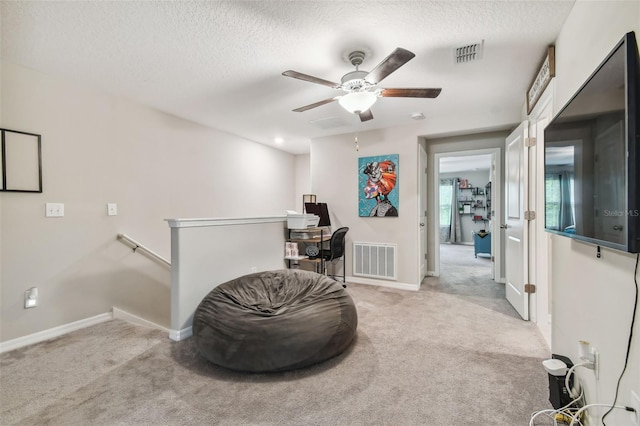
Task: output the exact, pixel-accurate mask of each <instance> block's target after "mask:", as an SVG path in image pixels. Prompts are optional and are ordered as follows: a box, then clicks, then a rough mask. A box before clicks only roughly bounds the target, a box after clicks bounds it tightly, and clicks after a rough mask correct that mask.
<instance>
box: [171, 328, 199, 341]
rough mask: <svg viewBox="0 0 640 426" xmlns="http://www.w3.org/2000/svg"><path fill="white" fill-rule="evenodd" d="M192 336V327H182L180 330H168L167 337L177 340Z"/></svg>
mask: <svg viewBox="0 0 640 426" xmlns="http://www.w3.org/2000/svg"><path fill="white" fill-rule="evenodd" d="M191 336H193V327H187V328H183V329H182V330H169V338H170V339H171V340H175V341H176V342H179V341H180V340H184V339H188V338H189V337H191Z"/></svg>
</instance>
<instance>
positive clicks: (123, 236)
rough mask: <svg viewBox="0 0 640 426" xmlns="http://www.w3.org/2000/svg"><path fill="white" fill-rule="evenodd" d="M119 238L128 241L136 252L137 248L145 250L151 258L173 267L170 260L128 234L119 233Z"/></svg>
mask: <svg viewBox="0 0 640 426" xmlns="http://www.w3.org/2000/svg"><path fill="white" fill-rule="evenodd" d="M118 239H119V240H121V241H123V242H126V243H127V245H129V246H130V247H131V248H132V249H133V252H134V253H135V252H136V251H137V250H140V251H141V252H143V253H145V254H146V255H147V256H149V257H150V258H152V259H154V260H156V261H158V262H160V263H162V264H164V265H165V266H167V267H169V268H171V262H169V261H168V260H167V259H165V258H164V257H162V256H160V255H159V254H158V253H156V252H154V251H153V250H151V249H149V248H148V247H146V246H145V245H143V244H140V243H139V242H137V241H136V240H134V239H133V238H131V237H130V236H128V235H127V234H118Z"/></svg>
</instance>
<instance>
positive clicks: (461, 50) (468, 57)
mask: <svg viewBox="0 0 640 426" xmlns="http://www.w3.org/2000/svg"><path fill="white" fill-rule="evenodd" d="M483 50H484V40H482V41H481V42H479V43H472V44H468V45H466V46H460V47H457V48H455V49H454V50H453V54H454V57H455V61H456V64H461V63H464V62H472V61H477V60H479V59H482V51H483Z"/></svg>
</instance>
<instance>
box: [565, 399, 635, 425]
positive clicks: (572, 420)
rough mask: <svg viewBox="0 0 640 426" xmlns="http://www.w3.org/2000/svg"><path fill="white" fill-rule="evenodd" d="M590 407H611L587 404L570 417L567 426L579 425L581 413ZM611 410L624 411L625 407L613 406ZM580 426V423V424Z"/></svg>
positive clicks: (609, 405)
mask: <svg viewBox="0 0 640 426" xmlns="http://www.w3.org/2000/svg"><path fill="white" fill-rule="evenodd" d="M591 407H611V404H587V405H585V406H584V407H582V408H580V409H579V410H578V411H576V413H575V414H574V415H573V417H571V423H570V424H569V426H574V425H575V424H576V423H575V422H578V423H580V420H579V419H580V415H581V414H582V412H583V411H586V410H588V409H589V408H591ZM611 408H622V409H623V410H626V409H627V407H625V406H624V405H614V406H613V407H611ZM580 424H582V423H580Z"/></svg>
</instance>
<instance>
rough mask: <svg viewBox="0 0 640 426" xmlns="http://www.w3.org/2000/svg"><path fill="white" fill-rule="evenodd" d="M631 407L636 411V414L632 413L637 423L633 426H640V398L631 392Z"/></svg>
mask: <svg viewBox="0 0 640 426" xmlns="http://www.w3.org/2000/svg"><path fill="white" fill-rule="evenodd" d="M631 407H633V409H634V410H636V412H635V413H631V415H632V416H633V417H632V419H633V420H634V421H635V423H632V424H633V425H635V426H640V398H639V397H638V394H637V393H635V392H634V391H631Z"/></svg>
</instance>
